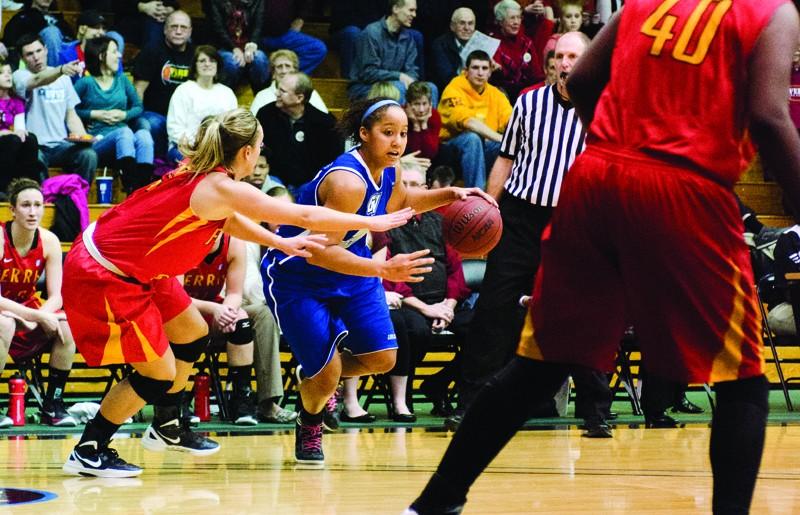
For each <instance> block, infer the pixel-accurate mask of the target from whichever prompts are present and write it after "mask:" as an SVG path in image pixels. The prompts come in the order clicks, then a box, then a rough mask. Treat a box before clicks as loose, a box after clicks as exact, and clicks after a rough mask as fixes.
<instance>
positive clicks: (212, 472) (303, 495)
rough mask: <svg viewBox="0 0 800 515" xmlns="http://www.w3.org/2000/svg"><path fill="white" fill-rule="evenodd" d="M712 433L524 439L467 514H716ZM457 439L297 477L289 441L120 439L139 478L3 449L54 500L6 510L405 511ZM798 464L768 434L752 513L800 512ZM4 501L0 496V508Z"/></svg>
mask: <svg viewBox="0 0 800 515" xmlns="http://www.w3.org/2000/svg"><path fill="white" fill-rule="evenodd" d="M345 431H348V430H345ZM709 432H710V430H709V429H708V427H706V426H701V425H697V426H688V427H686V428H682V429H668V430H654V429H649V430H646V429H629V428H618V429H617V430H616V431H615V432H614V438H613V439H612V440H591V439H586V438H581V436H580V431H578V430H577V429H564V430H536V431H523V432H521V433H520V434H519V435H517V437H516V438H515V439H514V440H513V441H512V443H511V444H510V445H509V446H508V447H507V448H506V449H505V450H504V451H503V453H501V455H500V456H499V457H498V458H497V459H496V460H495V462H494V463H493V464H492V466H491V467H490V468H489V469H488V470H487V472H486V473H485V474H484V475H483V476H482V477H481V478H480V479H479V481H478V482H477V483H476V485H475V487H474V488H473V490H472V492H471V494H470V503H469V504H468V505H467V509H466V510H465V513H487V514H502V513H604V514H605V513H657V512H661V513H709V512H710V506H711V474H710V470H709V464H708V459H707V449H708V436H709ZM450 436H451V435H449V434H447V433H443V432H432V431H426V430H421V429H415V430H413V431H410V430H407V429H402V428H400V429H396V428H395V429H391V430H390V429H385V430H384V429H380V430H376V431H374V432H370V431H366V430H357V429H354V430H352V432H339V433H336V434H330V435H326V436H325V443H324V445H325V453H326V459H327V466H326V468H325V469H322V470H303V469H296V468H295V465H294V463H293V459H292V458H293V445H294V437H293V433H290V432H285V433H279V434H269V435H266V434H265V435H243V436H222V437H220V438H219V440H220V442H221V443H222V450H221V451H220V452H219V453H218V454H216V455H214V456H211V457H209V458H194V457H191V456H187V455H183V454H177V453H169V454H155V453H151V452H147V451H145V450H144V449H143V448H142V447H141V446H140V442H139V439H138V438H123V439H117V440H116V441H115V442H114V446H115V447H116V448H117V449H118V450H119V451H120V454H121V455H122V456H123V457H124V458H126V459H128V460H130V461H133V462H134V463H136V464H139V465H143V466H144V467H145V473H144V474H143V475H142V476H141V477H140V478H136V479H93V478H81V477H76V476H66V475H64V474H63V473H62V472H61V465H62V463H63V461H64V458H65V457H66V455H67V454H68V452H69V450H70V449H71V447H72V446H73V445H75V443H76V440H75V439H73V438H67V439H63V438H61V439H11V438H5V439H2V440H0V467H2V472H0V488H19V489H35V490H43V491H47V492H51V493H53V494H55V495H56V496H57V497H55V498H53V499H50V500H45V501H42V502H38V503H34V504H23V505H18V506H10V507H8V508H5V509H7V510H9V512H10V513H14V514H17V513H20V514H28V513H30V514H35V513H48V514H52V515H68V514H78V513H104V514H117V513H118V514H169V515H181V514H191V515H200V514H205V513H208V514H214V515H217V514H223V515H235V514H246V513H259V514H266V513H280V514H295V513H309V514H331V515H332V514H380V513H389V514H399V513H401V512H402V511H403V509H404V508H405V506H407V504H408V503H409V502H410V501H411V500H412V499H413V498H414V497H415V496H416V494H417V493H418V492H419V490H420V489H421V488H422V486H423V485H424V483H425V481H426V480H427V478H428V477H429V475H430V473H431V472H432V471H433V470H434V468H435V466H436V464H437V463H438V460H439V458H440V456H441V455H442V452H443V451H444V448H445V446H446V445H447V443H448V442H449V440H450ZM12 438H13V437H12ZM798 463H800V426H797V425H789V426H771V427H769V428H768V433H767V443H766V450H765V453H764V460H763V463H762V467H761V473H760V476H759V483H758V487H757V490H756V494H755V499H754V502H753V507H752V513H759V514H760V513H775V514H782V513H786V514H790V513H800V466H798ZM6 497H8V496H6ZM11 497H14V496H13V495H11ZM7 502H8V499H7V498H4V492H3V491H2V490H0V507H2V506H4V505H6V503H7ZM3 511H5V510H0V512H3Z"/></svg>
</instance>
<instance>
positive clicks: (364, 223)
mask: <svg viewBox="0 0 800 515" xmlns="http://www.w3.org/2000/svg"><path fill="white" fill-rule="evenodd" d="M191 206H192V210H193V211H194V212H195V213H196V214H197V216H200V217H202V218H205V219H207V220H219V219H221V218H229V217H230V216H231V215H233V213H234V212H238V213H241V214H242V215H244V216H245V217H247V218H251V219H253V220H259V221H270V222H272V223H276V224H281V225H296V226H298V227H306V228H308V229H312V230H315V231H348V230H352V229H367V230H370V231H388V230H389V229H393V228H395V227H399V226H401V225H403V224H405V223H406V222H407V221H408V219H409V218H411V216H413V212H412V211H411V210H410V209H408V210H402V211H398V212H395V213H390V214H388V215H382V216H370V217H367V216H360V215H355V214H350V213H342V212H337V211H334V210H331V209H326V208H324V207H317V206H305V205H300V204H291V203H288V202H281V201H279V200H275V199H273V198H272V197H270V196H268V195H266V194H264V193H263V192H261V191H260V190H258V189H257V188H254V187H253V186H251V185H250V184H244V183H241V182H237V181H234V180H231V179H230V178H228V177H225V176H223V175H222V174H217V173H215V174H209V175H208V177H205V178H204V179H203V181H202V182H201V183H200V184H198V186H197V188H196V189H195V191H194V193H193V194H192V199H191ZM234 236H237V237H239V236H238V235H234ZM243 239H248V238H243ZM251 241H255V240H251Z"/></svg>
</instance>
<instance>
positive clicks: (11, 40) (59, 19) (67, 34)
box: [3, 8, 75, 48]
mask: <svg viewBox="0 0 800 515" xmlns="http://www.w3.org/2000/svg"><path fill="white" fill-rule="evenodd" d="M48 14H49V15H50V16H52V17H53V18H55V19H56V27H58V29H59V30H60V31H61V34H63V35H64V38H65V39H67V40H71V39H75V31H74V30H72V27H70V25H69V24H68V23H67V22H66V21H64V17H63V16H61V14H60V13H48ZM45 27H47V20H45V18H44V14H43V13H42V12H41V11H39V10H36V9H31V8H27V9H22V10H21V11H19V12H18V13H17V14H15V15H14V16H13V17H12V18H11V19H10V20H8V23H7V24H6V28H5V30H4V31H3V43H4V44H5V45H6V46H7V47H9V48H16V47H17V40H18V39H19V38H21V37H22V36H24V35H25V34H38V33H39V32H41V30H42V29H44V28H45Z"/></svg>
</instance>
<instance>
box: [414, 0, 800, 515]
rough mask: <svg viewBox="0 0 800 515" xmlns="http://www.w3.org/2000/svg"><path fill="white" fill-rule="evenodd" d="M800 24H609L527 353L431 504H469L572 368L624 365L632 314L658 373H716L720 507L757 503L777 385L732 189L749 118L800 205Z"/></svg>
mask: <svg viewBox="0 0 800 515" xmlns="http://www.w3.org/2000/svg"><path fill="white" fill-rule="evenodd" d="M798 33H799V31H798V15H797V11H796V9H795V7H794V6H793V5H792V4H791V3H790V2H788V0H736V1H733V0H639V1H629V2H626V4H625V7H624V9H623V10H622V11H621V12H620V13H619V14H618V15H617V16H615V17H614V18H612V20H611V21H610V22H609V24H608V25H607V26H606V28H605V29H604V30H603V31H602V32H601V33H600V34H599V35H598V36H597V38H596V40H595V42H594V43H593V44H592V46H590V48H589V49H588V50H587V52H586V53H585V54H584V56H583V58H582V59H581V61H580V62H579V63H578V64H577V65H576V67H575V69H574V70H573V71H572V74H571V76H570V79H569V82H568V87H569V93H570V97H571V98H572V100H573V102H574V104H575V106H576V109H577V110H578V113H579V114H580V116H581V119H582V121H583V123H584V126H585V127H588V132H589V135H588V138H587V149H586V151H585V152H584V153H583V154H582V155H581V156H580V157H579V158H578V159H577V160H576V161H575V164H574V165H573V166H572V168H571V169H570V173H569V175H568V176H567V178H566V180H565V181H564V184H563V187H562V193H561V198H560V200H559V206H558V208H557V209H556V210H555V212H554V215H553V219H552V222H551V224H550V226H549V227H548V229H547V230H546V232H545V234H544V236H543V240H542V263H541V266H540V268H539V272H538V274H537V277H536V285H535V287H534V292H533V298H532V301H531V310H530V313H529V315H528V318H527V321H526V325H525V328H524V329H523V332H522V337H521V341H520V345H519V348H518V356H517V357H516V358H515V359H514V361H512V362H511V364H509V366H508V367H506V368H505V369H504V370H503V371H502V372H501V373H500V374H498V375H497V376H496V377H495V378H494V379H492V380H491V381H490V382H489V384H487V386H486V387H485V388H484V389H483V390H482V392H481V395H480V396H479V398H478V399H476V401H475V403H474V404H473V405H472V409H471V410H470V411H469V412H468V413H467V415H466V416H465V418H464V421H463V423H462V425H461V426H460V428H459V430H458V432H457V433H456V435H455V437H454V438H453V442H452V444H451V445H450V447H449V448H448V450H447V452H446V453H445V456H444V458H443V460H442V463H441V464H440V466H439V468H438V470H437V472H436V474H435V475H434V477H433V478H432V479H431V481H430V482H429V483H428V485H427V487H426V488H425V490H424V491H423V493H422V495H421V497H420V498H418V499H417V500H416V501H415V502H414V504H413V505H412V508H413V509H414V510H415V512H417V513H420V514H423V513H458V512H460V507H461V506H462V505H463V503H464V502H465V500H466V493H467V491H468V490H469V488H470V486H471V484H472V482H473V481H474V480H475V479H476V478H477V477H478V475H479V474H480V473H481V471H482V470H483V468H484V467H486V466H487V465H488V464H489V462H490V461H491V460H492V459H493V458H494V456H495V455H496V454H497V453H498V452H499V451H500V449H502V447H503V446H504V445H505V443H506V442H507V441H508V440H509V439H510V438H511V436H513V434H514V433H515V432H516V430H518V429H519V428H520V427H521V426H522V424H523V423H524V422H525V419H526V418H527V417H526V414H527V413H528V408H529V407H530V406H533V405H535V404H536V403H538V402H541V401H542V400H544V399H547V398H549V397H551V396H552V395H553V393H554V392H555V391H556V390H557V389H558V387H559V385H560V384H561V383H562V382H563V380H564V378H565V376H566V374H567V370H568V367H574V366H576V365H577V366H580V365H588V366H591V367H600V368H602V367H604V366H607V365H609V364H610V363H613V359H614V354H615V352H616V349H617V346H618V342H619V339H620V335H621V334H622V332H623V330H624V328H625V326H626V324H627V323H628V321H632V323H633V324H634V325H635V327H636V331H637V333H638V334H639V335H640V336H641V342H642V346H643V347H642V357H643V359H644V361H645V362H646V365H647V368H648V370H649V371H652V372H653V373H657V374H659V375H661V376H663V377H666V378H668V379H672V380H677V381H683V382H715V388H716V393H717V395H716V412H715V414H714V421H713V425H712V434H711V452H710V457H711V465H712V470H713V473H714V496H713V501H712V508H713V511H714V512H715V513H726V514H728V513H747V512H748V510H749V507H750V501H751V498H752V494H753V489H754V487H755V481H756V476H757V474H758V468H759V465H760V460H761V452H762V448H763V443H764V427H765V424H766V415H767V393H768V384H767V382H766V379H765V378H764V375H763V356H762V351H761V341H760V338H761V326H760V321H759V319H758V316H757V307H756V304H755V298H754V297H755V296H754V288H753V276H752V271H751V270H750V262H749V258H748V254H747V249H746V247H745V244H744V241H743V238H742V232H743V229H744V228H743V227H742V223H741V219H740V218H739V212H738V210H737V206H736V201H735V199H734V197H733V192H732V185H733V183H734V182H735V181H736V179H737V178H738V176H739V174H740V171H741V162H742V157H741V154H740V149H741V148H744V145H742V140H743V137H744V133H745V130H746V129H749V131H750V134H751V137H752V140H753V142H754V143H755V144H756V145H757V147H758V149H759V151H760V153H761V157H762V159H763V160H764V161H765V163H766V164H767V165H768V166H769V168H770V169H772V170H775V175H776V178H777V179H778V181H779V182H780V183H781V184H782V186H783V187H784V189H785V192H786V194H787V198H788V199H789V200H790V201H792V204H793V205H794V206H795V208H798V207H800V138H799V137H798V135H797V132H796V130H795V128H794V126H793V124H792V122H791V119H790V117H789V112H788V106H787V102H786V91H787V88H788V84H789V70H791V58H792V52H793V50H794V48H795V46H796V45H797V41H798ZM496 413H505V414H507V416H506V417H504V418H503V419H502V421H499V422H498V421H497V420H496V417H493V416H492V415H493V414H496ZM487 420H491V423H487V422H485V421H487ZM498 509H499V507H498Z"/></svg>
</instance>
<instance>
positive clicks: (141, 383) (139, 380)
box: [128, 372, 172, 404]
mask: <svg viewBox="0 0 800 515" xmlns="http://www.w3.org/2000/svg"><path fill="white" fill-rule="evenodd" d="M128 382H129V383H130V385H131V388H133V391H134V392H136V395H138V396H139V397H141V398H142V399H144V400H145V402H147V403H148V404H150V403H152V402H154V401H156V400H158V399H161V398H162V397H163V396H164V394H166V393H167V391H168V390H169V389H170V388H172V381H166V380H162V379H153V378H151V377H147V376H143V375H142V374H140V373H139V372H134V373H133V374H131V375H129V376H128Z"/></svg>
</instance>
